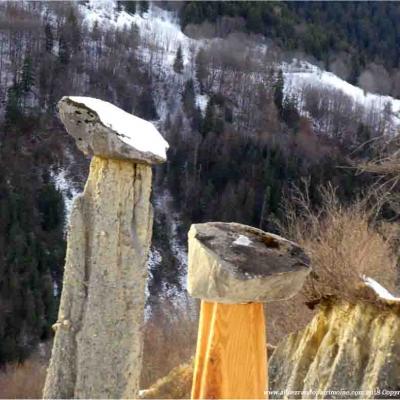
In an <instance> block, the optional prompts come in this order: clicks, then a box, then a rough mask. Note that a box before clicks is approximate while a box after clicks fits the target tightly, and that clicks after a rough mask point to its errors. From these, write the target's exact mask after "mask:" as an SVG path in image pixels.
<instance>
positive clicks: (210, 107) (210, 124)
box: [201, 99, 215, 136]
mask: <svg viewBox="0 0 400 400" xmlns="http://www.w3.org/2000/svg"><path fill="white" fill-rule="evenodd" d="M214 114H215V113H214V104H213V102H212V100H211V99H210V100H209V101H208V103H207V107H206V113H205V116H204V120H203V125H202V128H201V133H202V135H203V136H205V135H207V133H209V132H211V131H212V130H213V129H214V118H215V115H214Z"/></svg>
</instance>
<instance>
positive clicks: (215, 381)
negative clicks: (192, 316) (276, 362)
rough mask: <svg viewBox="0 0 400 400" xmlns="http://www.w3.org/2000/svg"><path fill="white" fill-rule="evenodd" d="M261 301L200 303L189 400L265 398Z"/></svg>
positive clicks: (265, 373) (265, 381)
mask: <svg viewBox="0 0 400 400" xmlns="http://www.w3.org/2000/svg"><path fill="white" fill-rule="evenodd" d="M266 390H267V352H266V335H265V320H264V310H263V304H261V303H250V304H222V303H215V302H206V301H202V302H201V313H200V324H199V336H198V342H197V353H196V359H195V366H194V376H193V386H192V399H265V398H266Z"/></svg>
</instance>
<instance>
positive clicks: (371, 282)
mask: <svg viewBox="0 0 400 400" xmlns="http://www.w3.org/2000/svg"><path fill="white" fill-rule="evenodd" d="M362 279H363V281H364V283H365V285H366V286H368V287H369V288H371V289H372V290H373V291H374V292H375V294H376V295H377V296H378V297H379V298H380V299H382V300H389V301H392V302H400V297H396V296H393V295H392V293H390V292H389V290H387V289H386V288H385V287H383V286H382V285H381V284H380V283H378V282H377V281H376V280H375V279H372V278H370V277H369V276H366V275H363V277H362Z"/></svg>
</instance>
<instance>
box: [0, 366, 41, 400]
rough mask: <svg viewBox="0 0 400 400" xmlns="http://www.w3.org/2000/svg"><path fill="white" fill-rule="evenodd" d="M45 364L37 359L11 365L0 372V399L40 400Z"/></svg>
mask: <svg viewBox="0 0 400 400" xmlns="http://www.w3.org/2000/svg"><path fill="white" fill-rule="evenodd" d="M46 369H47V364H46V363H45V362H44V361H43V360H41V359H37V358H33V359H29V360H27V361H25V362H24V363H23V364H13V365H9V366H7V367H6V369H5V371H4V372H0V398H2V399H41V398H42V389H43V386H44V380H45V378H46Z"/></svg>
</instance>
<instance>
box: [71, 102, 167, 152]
mask: <svg viewBox="0 0 400 400" xmlns="http://www.w3.org/2000/svg"><path fill="white" fill-rule="evenodd" d="M69 98H70V99H71V100H72V101H74V102H77V103H82V104H84V105H85V106H87V107H88V108H90V109H91V110H93V111H95V112H96V113H97V115H98V116H99V118H100V121H101V122H102V123H103V124H104V125H105V126H106V127H108V128H110V129H112V130H113V131H115V132H116V133H117V134H118V135H119V137H120V139H121V140H122V141H123V142H124V143H126V144H128V145H129V146H132V147H133V148H135V149H136V150H139V151H141V152H144V153H146V152H149V153H153V154H155V155H157V156H159V157H160V158H162V159H164V160H166V159H167V154H166V152H167V149H168V147H169V145H168V143H167V141H166V140H165V139H164V138H163V137H162V136H161V134H160V133H159V132H158V130H157V129H156V128H155V127H154V125H153V124H151V123H150V122H148V121H145V120H144V119H141V118H138V117H136V116H134V115H132V114H129V113H127V112H126V111H124V110H122V109H120V108H118V107H116V106H114V105H113V104H111V103H108V102H107V101H103V100H99V99H95V98H93V97H80V96H70V97H69Z"/></svg>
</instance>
